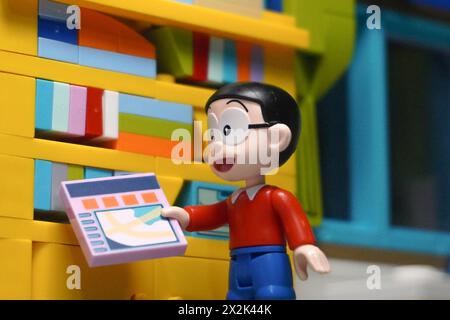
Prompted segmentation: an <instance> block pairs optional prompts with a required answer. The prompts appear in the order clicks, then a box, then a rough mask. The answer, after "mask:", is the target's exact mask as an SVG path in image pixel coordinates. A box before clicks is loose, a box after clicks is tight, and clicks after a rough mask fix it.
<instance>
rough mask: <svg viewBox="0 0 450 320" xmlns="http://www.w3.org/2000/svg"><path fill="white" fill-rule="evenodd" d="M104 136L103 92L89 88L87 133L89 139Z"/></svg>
mask: <svg viewBox="0 0 450 320" xmlns="http://www.w3.org/2000/svg"><path fill="white" fill-rule="evenodd" d="M102 134H103V90H102V89H97V88H87V107H86V133H85V136H86V137H88V138H96V137H100V136H101V135H102Z"/></svg>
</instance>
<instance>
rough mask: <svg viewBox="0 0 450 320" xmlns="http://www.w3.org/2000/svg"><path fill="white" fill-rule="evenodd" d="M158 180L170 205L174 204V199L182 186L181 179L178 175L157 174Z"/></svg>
mask: <svg viewBox="0 0 450 320" xmlns="http://www.w3.org/2000/svg"><path fill="white" fill-rule="evenodd" d="M158 181H159V184H160V185H161V188H162V189H163V190H164V192H165V193H166V196H167V201H168V202H169V204H170V205H174V203H175V199H176V198H177V197H178V195H179V193H180V191H181V188H182V186H183V179H182V178H179V177H165V176H161V175H158Z"/></svg>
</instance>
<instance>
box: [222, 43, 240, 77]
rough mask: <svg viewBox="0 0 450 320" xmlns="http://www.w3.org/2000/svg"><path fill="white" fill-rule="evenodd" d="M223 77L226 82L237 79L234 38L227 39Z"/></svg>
mask: <svg viewBox="0 0 450 320" xmlns="http://www.w3.org/2000/svg"><path fill="white" fill-rule="evenodd" d="M223 78H224V81H225V83H234V82H236V81H237V52H236V44H235V43H234V41H232V40H225V45H224V66H223Z"/></svg>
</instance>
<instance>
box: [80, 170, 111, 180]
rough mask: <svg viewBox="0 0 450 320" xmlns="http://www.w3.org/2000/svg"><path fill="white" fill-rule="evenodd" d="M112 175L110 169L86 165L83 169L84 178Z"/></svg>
mask: <svg viewBox="0 0 450 320" xmlns="http://www.w3.org/2000/svg"><path fill="white" fill-rule="evenodd" d="M112 176H113V172H112V171H110V170H105V169H98V168H89V167H86V168H85V169H84V178H85V179H95V178H106V177H112Z"/></svg>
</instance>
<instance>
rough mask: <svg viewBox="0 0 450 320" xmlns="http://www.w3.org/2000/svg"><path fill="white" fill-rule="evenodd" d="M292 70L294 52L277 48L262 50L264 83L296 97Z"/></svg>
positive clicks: (293, 67) (293, 66)
mask: <svg viewBox="0 0 450 320" xmlns="http://www.w3.org/2000/svg"><path fill="white" fill-rule="evenodd" d="M294 69H295V51H294V50H292V49H287V48H278V47H265V48H264V82H265V83H268V84H272V85H275V86H277V87H280V88H283V89H284V90H286V91H287V92H289V93H290V94H291V96H293V97H297V93H296V92H297V89H296V83H295V76H294V73H293V70H294Z"/></svg>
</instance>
